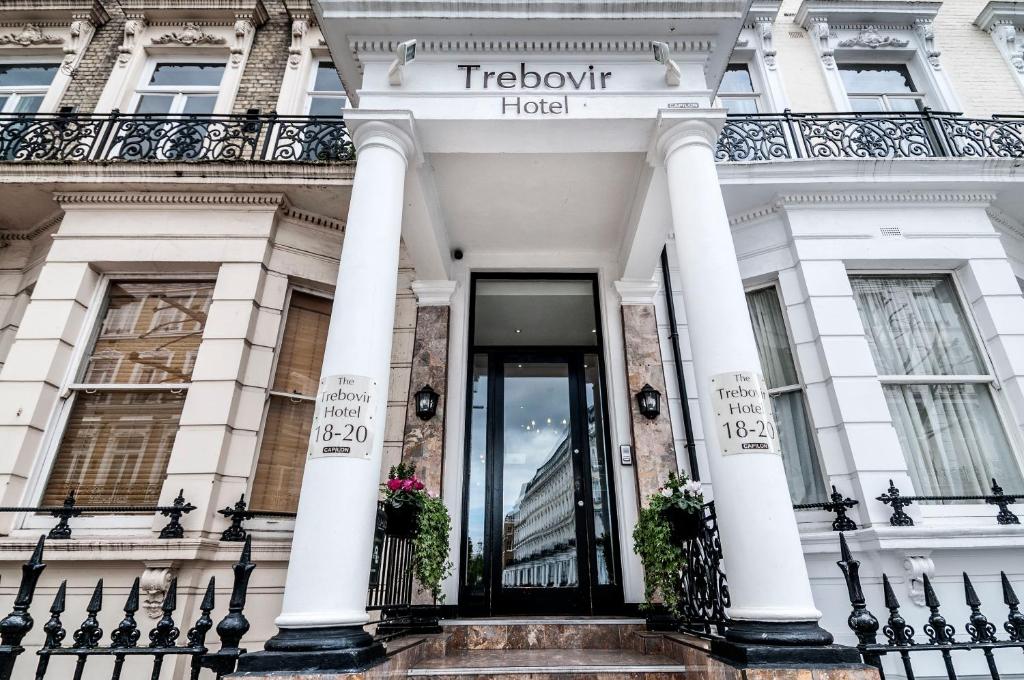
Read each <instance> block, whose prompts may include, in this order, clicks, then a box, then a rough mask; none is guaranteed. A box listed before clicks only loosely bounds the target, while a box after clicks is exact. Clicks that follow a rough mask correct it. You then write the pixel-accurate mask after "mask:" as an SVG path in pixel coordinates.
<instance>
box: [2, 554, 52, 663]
mask: <svg viewBox="0 0 1024 680" xmlns="http://www.w3.org/2000/svg"><path fill="white" fill-rule="evenodd" d="M45 543H46V537H45V536H40V537H39V540H38V541H36V546H35V549H34V550H33V551H32V556H31V557H29V559H28V562H25V563H24V564H22V565H21V583H20V584H19V585H18V594H17V595H16V596H15V598H14V607H13V608H12V609H11V613H10V614H8V615H7V616H5V617H4V618H3V619H2V620H0V644H2V645H5V646H8V645H9V646H11V647H15V648H18V651H16V652H14V655H17V654H20V653H21V649H20V647H21V641H22V640H24V639H25V636H26V635H27V634H28V632H29V631H30V630H32V626H33V624H34V622H33V620H32V615H31V614H30V613H29V611H28V609H29V607H30V606H31V604H32V598H33V597H35V593H36V585H38V583H39V577H40V576H42V573H43V569H46V564H44V563H43V546H44V545H45ZM10 661H11V662H12V663H13V658H11V659H10Z"/></svg>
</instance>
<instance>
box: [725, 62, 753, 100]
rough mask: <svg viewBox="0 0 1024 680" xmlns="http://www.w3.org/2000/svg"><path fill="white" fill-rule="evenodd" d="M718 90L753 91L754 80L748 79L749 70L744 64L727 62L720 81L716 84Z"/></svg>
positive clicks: (726, 91) (728, 91) (729, 91)
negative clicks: (727, 64)
mask: <svg viewBox="0 0 1024 680" xmlns="http://www.w3.org/2000/svg"><path fill="white" fill-rule="evenodd" d="M718 91H719V92H725V93H733V92H739V93H743V92H753V91H754V81H753V80H751V79H750V70H749V69H747V67H746V65H745V64H729V67H728V68H727V69H726V70H725V74H724V75H723V76H722V83H721V85H719V86H718Z"/></svg>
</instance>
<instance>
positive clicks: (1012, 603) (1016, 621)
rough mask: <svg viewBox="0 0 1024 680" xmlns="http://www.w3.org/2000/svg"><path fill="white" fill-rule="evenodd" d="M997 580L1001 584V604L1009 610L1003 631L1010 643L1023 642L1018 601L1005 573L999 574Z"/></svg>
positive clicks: (1023, 626) (1023, 623) (1023, 622)
mask: <svg viewBox="0 0 1024 680" xmlns="http://www.w3.org/2000/svg"><path fill="white" fill-rule="evenodd" d="M999 578H1000V580H1002V583H1003V603H1004V604H1005V605H1006V606H1007V607H1008V608H1009V610H1010V612H1009V613H1008V614H1007V617H1006V623H1004V624H1003V630H1005V631H1006V632H1007V633H1009V635H1010V640H1011V641H1012V642H1024V614H1022V613H1021V611H1020V600H1018V599H1017V593H1015V592H1014V591H1013V586H1012V585H1010V579H1008V578H1007V577H1006V572H1005V571H1001V572H999Z"/></svg>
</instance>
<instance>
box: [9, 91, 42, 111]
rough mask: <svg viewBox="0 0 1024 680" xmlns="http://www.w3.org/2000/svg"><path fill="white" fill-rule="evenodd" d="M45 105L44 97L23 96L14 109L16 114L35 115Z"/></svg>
mask: <svg viewBox="0 0 1024 680" xmlns="http://www.w3.org/2000/svg"><path fill="white" fill-rule="evenodd" d="M42 104H43V96H42V95H24V94H23V95H21V97H19V98H18V104H17V106H15V107H14V113H35V112H36V111H38V110H39V107H40V106H42Z"/></svg>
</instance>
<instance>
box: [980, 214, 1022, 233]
mask: <svg viewBox="0 0 1024 680" xmlns="http://www.w3.org/2000/svg"><path fill="white" fill-rule="evenodd" d="M985 212H986V213H988V217H989V219H990V220H992V222H993V223H994V224H997V225H999V226H1001V227H1003V228H1004V229H1006V230H1007V231H1009V232H1010V233H1012V234H1013V235H1014V236H1016V237H1017V238H1020V239H1024V224H1021V223H1020V222H1018V221H1017V220H1015V219H1014V218H1012V217H1010V216H1009V215H1007V214H1006V213H1005V212H1003V211H1002V210H1000V209H999V208H996V207H995V206H991V207H989V208H988V209H987V210H986V211H985Z"/></svg>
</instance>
